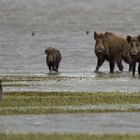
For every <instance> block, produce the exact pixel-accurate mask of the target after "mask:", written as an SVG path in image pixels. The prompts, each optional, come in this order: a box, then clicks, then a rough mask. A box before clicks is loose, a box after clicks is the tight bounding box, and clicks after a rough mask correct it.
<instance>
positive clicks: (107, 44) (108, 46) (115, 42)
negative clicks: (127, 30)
mask: <svg viewBox="0 0 140 140" xmlns="http://www.w3.org/2000/svg"><path fill="white" fill-rule="evenodd" d="M94 39H95V41H96V42H95V50H94V51H95V54H96V56H97V59H98V60H97V66H96V69H95V72H98V70H99V68H100V66H101V65H102V64H103V63H104V61H105V60H107V61H109V66H110V73H113V72H114V67H115V63H117V66H118V68H119V70H120V71H123V65H122V60H124V61H125V62H127V63H129V70H131V65H132V60H131V57H130V55H129V44H128V42H127V41H126V39H124V38H122V37H121V36H118V35H115V34H114V33H111V32H105V33H100V34H97V33H96V32H94Z"/></svg>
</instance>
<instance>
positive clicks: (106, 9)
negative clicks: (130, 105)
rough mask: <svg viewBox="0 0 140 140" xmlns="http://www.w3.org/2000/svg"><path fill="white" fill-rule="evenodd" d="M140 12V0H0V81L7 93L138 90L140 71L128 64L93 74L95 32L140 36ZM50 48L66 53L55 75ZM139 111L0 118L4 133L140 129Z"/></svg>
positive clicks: (105, 67) (106, 66) (128, 131)
mask: <svg viewBox="0 0 140 140" xmlns="http://www.w3.org/2000/svg"><path fill="white" fill-rule="evenodd" d="M139 15H140V1H139V0H135V1H132V0H123V1H122V0H117V1H113V0H86V1H85V0H57V1H56V0H0V17H1V20H0V79H2V81H3V82H2V85H3V90H4V92H22V91H27V92H28V91H35V92H57V91H58V92H61V91H62V92H105V93H106V92H133V93H134V92H136V93H138V94H139V92H140V77H139V76H138V74H137V72H136V76H135V77H133V76H132V74H131V73H129V72H128V64H126V63H123V65H124V71H123V72H119V70H118V68H117V67H115V72H114V74H110V73H109V64H108V62H105V63H104V64H103V65H102V66H101V68H100V70H99V71H100V72H99V73H94V70H95V67H96V63H97V58H96V56H95V53H94V45H95V41H94V31H96V32H106V31H111V32H117V33H121V34H123V35H124V36H126V35H140V18H139ZM48 47H54V48H58V49H59V50H60V52H61V53H62V61H61V63H60V67H59V73H57V74H56V73H51V74H50V73H49V70H48V67H47V66H46V55H45V52H44V51H45V49H46V48H48ZM95 106H96V105H95ZM97 106H98V105H97ZM107 106H108V104H107ZM136 106H137V107H138V108H139V104H136ZM86 107H87V106H86ZM108 107H110V105H109V106H108ZM111 107H112V108H113V105H111ZM88 108H89V106H88ZM131 115H132V116H131ZM139 115H140V114H139V112H138V113H123V114H121V113H118V114H113V113H110V114H108V113H105V114H102V113H101V114H100V113H99V114H98V113H97V114H96V113H95V114H94V113H91V114H86V113H85V114H73V115H72V114H71V115H70V114H65V115H64V114H59V115H57V114H56V115H51V114H50V115H46V116H45V115H39V116H36V115H32V116H26V115H25V116H0V132H8V133H9V132H13V133H25V132H27V131H28V132H45V133H46V132H47V133H49V132H58V133H60V132H77V133H78V132H80V133H93V132H94V133H139V132H140V125H139V122H140V119H139ZM110 120H111V121H110ZM69 122H72V123H69ZM116 122H117V123H116ZM21 126H22V127H21ZM46 126H47V127H46ZM85 126H86V128H85ZM17 127H18V128H20V129H18V130H17ZM60 128H61V129H60Z"/></svg>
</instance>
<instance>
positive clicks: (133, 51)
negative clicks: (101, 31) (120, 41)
mask: <svg viewBox="0 0 140 140" xmlns="http://www.w3.org/2000/svg"><path fill="white" fill-rule="evenodd" d="M127 41H128V43H129V45H130V49H129V53H130V56H131V58H132V74H133V76H134V75H135V71H136V62H138V63H139V66H138V74H140V35H139V36H137V37H131V36H129V35H128V36H127Z"/></svg>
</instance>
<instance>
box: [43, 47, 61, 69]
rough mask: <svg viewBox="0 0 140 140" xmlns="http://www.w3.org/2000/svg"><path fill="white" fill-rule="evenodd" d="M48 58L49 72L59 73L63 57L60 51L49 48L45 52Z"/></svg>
mask: <svg viewBox="0 0 140 140" xmlns="http://www.w3.org/2000/svg"><path fill="white" fill-rule="evenodd" d="M45 53H46V54H47V56H46V64H47V66H48V68H49V71H50V72H52V71H55V72H58V68H59V63H60V61H61V59H62V55H61V53H60V51H59V50H58V49H56V48H52V47H49V48H48V49H46V50H45Z"/></svg>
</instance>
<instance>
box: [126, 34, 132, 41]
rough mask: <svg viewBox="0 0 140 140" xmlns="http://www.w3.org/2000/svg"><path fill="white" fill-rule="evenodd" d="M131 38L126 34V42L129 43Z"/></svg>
mask: <svg viewBox="0 0 140 140" xmlns="http://www.w3.org/2000/svg"><path fill="white" fill-rule="evenodd" d="M131 38H132V37H131V36H130V35H127V37H126V40H127V42H128V43H130V41H131Z"/></svg>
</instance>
